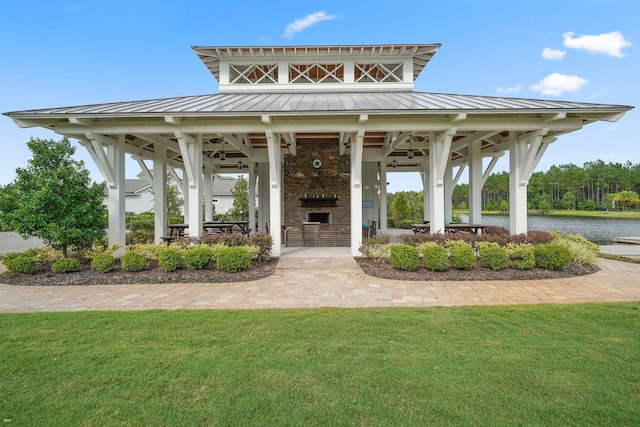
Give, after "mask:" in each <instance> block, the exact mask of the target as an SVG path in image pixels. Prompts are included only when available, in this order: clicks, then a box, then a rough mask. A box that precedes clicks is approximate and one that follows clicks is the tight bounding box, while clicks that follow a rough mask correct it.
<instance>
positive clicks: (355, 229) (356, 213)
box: [351, 129, 364, 256]
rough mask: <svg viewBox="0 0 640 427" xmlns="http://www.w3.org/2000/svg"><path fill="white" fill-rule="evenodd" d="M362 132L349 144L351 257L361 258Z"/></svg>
mask: <svg viewBox="0 0 640 427" xmlns="http://www.w3.org/2000/svg"><path fill="white" fill-rule="evenodd" d="M363 143H364V130H362V129H361V130H359V131H358V133H357V135H356V138H355V141H352V144H351V255H352V256H362V253H361V252H360V246H361V245H362V151H363Z"/></svg>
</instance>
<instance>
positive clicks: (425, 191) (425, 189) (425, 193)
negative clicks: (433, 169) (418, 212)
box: [420, 162, 431, 221]
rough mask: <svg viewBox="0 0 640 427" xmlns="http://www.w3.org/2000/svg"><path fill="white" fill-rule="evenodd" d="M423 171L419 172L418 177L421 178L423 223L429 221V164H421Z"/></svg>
mask: <svg viewBox="0 0 640 427" xmlns="http://www.w3.org/2000/svg"><path fill="white" fill-rule="evenodd" d="M423 168H424V169H423V171H422V172H420V177H421V178H422V199H423V204H424V207H423V209H422V211H423V213H422V214H423V217H422V219H423V220H424V221H429V218H430V216H429V214H430V209H431V208H430V206H431V205H430V204H429V199H430V197H431V196H430V194H431V191H429V162H424V164H423Z"/></svg>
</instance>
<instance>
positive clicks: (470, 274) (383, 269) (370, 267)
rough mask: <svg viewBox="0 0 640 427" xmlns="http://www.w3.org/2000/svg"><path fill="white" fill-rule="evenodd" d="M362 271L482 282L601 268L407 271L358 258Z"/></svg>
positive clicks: (579, 273) (397, 277) (392, 276)
mask: <svg viewBox="0 0 640 427" xmlns="http://www.w3.org/2000/svg"><path fill="white" fill-rule="evenodd" d="M356 261H357V262H358V264H359V265H360V267H361V268H362V270H363V271H364V272H365V273H366V274H368V275H370V276H374V277H379V278H381V279H393V280H412V281H480V280H539V279H560V278H564V277H575V276H583V275H585V274H592V273H595V272H596V271H598V270H599V268H598V267H596V266H595V265H592V264H585V265H577V264H569V265H568V266H567V268H566V269H564V270H546V269H542V268H531V269H527V270H518V269H515V268H505V269H503V270H500V271H494V270H492V269H490V268H488V267H483V266H481V265H477V264H476V265H475V266H474V267H473V269H471V270H457V269H455V268H450V269H449V270H447V271H431V270H427V269H426V268H420V269H418V270H416V271H406V270H399V269H397V268H393V267H392V266H391V264H389V263H387V262H378V261H376V260H374V259H372V258H365V257H361V258H356Z"/></svg>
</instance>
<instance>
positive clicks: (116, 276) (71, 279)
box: [0, 258, 278, 286]
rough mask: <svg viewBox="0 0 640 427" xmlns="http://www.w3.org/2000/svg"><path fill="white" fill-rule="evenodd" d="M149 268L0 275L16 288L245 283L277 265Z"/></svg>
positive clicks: (46, 268)
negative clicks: (230, 268) (232, 270)
mask: <svg viewBox="0 0 640 427" xmlns="http://www.w3.org/2000/svg"><path fill="white" fill-rule="evenodd" d="M149 264H150V265H149V267H150V268H149V269H148V270H142V271H136V272H130V271H124V270H122V269H121V268H120V265H119V261H117V260H116V266H115V268H114V269H113V270H111V271H109V272H107V273H100V272H98V271H95V270H92V269H91V266H90V263H89V261H86V262H83V263H81V265H80V270H79V271H74V272H70V273H54V272H52V271H51V263H42V264H40V265H39V266H38V270H37V271H36V273H35V274H22V273H16V272H10V273H5V274H3V275H2V276H0V282H1V283H6V284H9V285H19V286H71V285H76V286H77V285H117V284H145V283H227V282H247V281H252V280H258V279H262V278H264V277H268V276H270V275H271V274H272V273H273V270H274V269H275V268H276V265H277V264H278V259H277V258H272V259H269V260H267V261H263V262H254V263H252V266H251V268H250V269H248V270H242V271H238V272H235V273H229V272H226V271H222V270H218V269H215V268H206V269H203V270H195V269H191V268H182V269H179V270H176V271H172V272H170V273H167V272H165V271H164V270H163V269H162V268H160V267H158V264H157V262H154V261H150V262H149Z"/></svg>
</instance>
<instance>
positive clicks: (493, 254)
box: [478, 245, 509, 271]
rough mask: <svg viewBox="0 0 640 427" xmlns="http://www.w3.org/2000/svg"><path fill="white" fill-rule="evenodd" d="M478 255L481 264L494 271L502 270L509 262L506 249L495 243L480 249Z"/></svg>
mask: <svg viewBox="0 0 640 427" xmlns="http://www.w3.org/2000/svg"><path fill="white" fill-rule="evenodd" d="M478 255H479V256H478V258H479V259H480V263H481V264H482V265H484V266H485V267H489V268H490V269H492V270H495V271H498V270H502V269H504V268H505V267H506V266H507V265H508V264H509V255H507V251H506V249H504V248H503V247H500V246H497V245H496V246H488V247H486V248H483V249H480V250H479V252H478Z"/></svg>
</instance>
